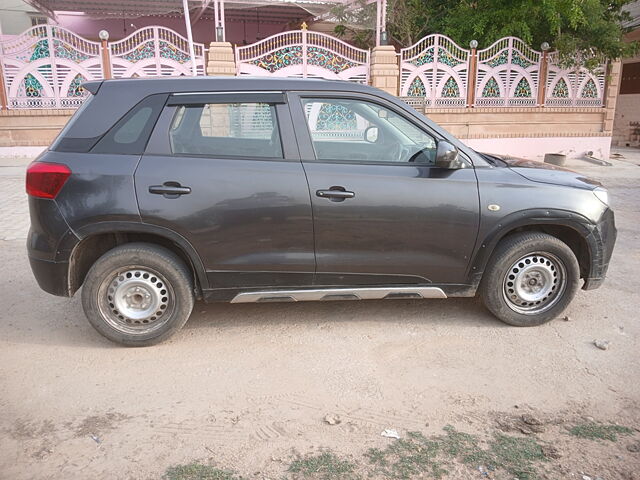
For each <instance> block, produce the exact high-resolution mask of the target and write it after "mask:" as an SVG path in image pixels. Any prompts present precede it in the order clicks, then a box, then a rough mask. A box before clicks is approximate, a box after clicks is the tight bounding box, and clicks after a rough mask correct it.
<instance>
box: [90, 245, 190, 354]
mask: <svg viewBox="0 0 640 480" xmlns="http://www.w3.org/2000/svg"><path fill="white" fill-rule="evenodd" d="M193 303H194V295H193V280H192V275H191V272H190V271H189V269H188V268H187V266H186V265H185V264H184V262H182V260H180V259H179V258H178V257H177V256H176V255H175V254H173V253H172V252H170V251H169V250H167V249H165V248H163V247H160V246H157V245H150V244H144V243H130V244H126V245H121V246H119V247H116V248H114V249H112V250H110V251H108V252H107V253H105V254H104V255H103V256H102V257H100V258H99V259H98V260H97V261H96V263H95V264H94V265H93V266H92V267H91V269H90V270H89V273H87V277H86V278H85V282H84V286H83V288H82V306H83V308H84V312H85V314H86V316H87V319H88V320H89V322H90V323H91V325H93V326H94V328H95V329H96V330H98V332H100V333H101V334H102V335H103V336H105V337H106V338H108V339H109V340H111V341H113V342H116V343H120V344H122V345H127V346H146V345H153V344H155V343H158V342H161V341H163V340H165V339H167V338H168V337H170V336H171V335H173V334H174V333H175V332H177V331H178V330H180V328H182V326H183V325H184V324H185V323H186V321H187V319H188V318H189V315H191V310H192V309H193Z"/></svg>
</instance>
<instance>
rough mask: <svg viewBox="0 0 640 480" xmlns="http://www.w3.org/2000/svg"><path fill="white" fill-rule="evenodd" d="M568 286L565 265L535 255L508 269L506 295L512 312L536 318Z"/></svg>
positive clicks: (556, 259) (552, 257)
mask: <svg viewBox="0 0 640 480" xmlns="http://www.w3.org/2000/svg"><path fill="white" fill-rule="evenodd" d="M565 287H566V271H565V267H564V264H563V263H562V262H561V261H560V260H559V259H558V258H557V257H556V256H555V255H552V254H550V253H532V254H528V255H525V256H524V257H522V258H520V259H519V260H518V261H516V262H515V263H514V264H513V265H512V266H511V267H510V268H509V270H508V271H507V274H506V275H505V279H504V285H503V294H504V299H505V301H506V303H507V305H508V306H509V307H510V308H511V309H512V310H514V311H516V312H518V313H523V314H529V315H534V314H539V313H542V312H544V311H546V310H548V309H550V308H551V307H552V306H553V305H554V304H555V303H556V302H557V301H558V300H559V299H560V297H561V296H562V293H564V290H565Z"/></svg>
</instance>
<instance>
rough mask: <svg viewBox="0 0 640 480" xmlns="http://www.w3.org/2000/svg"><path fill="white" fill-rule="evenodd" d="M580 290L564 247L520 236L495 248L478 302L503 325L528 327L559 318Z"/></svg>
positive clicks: (541, 236) (533, 235)
mask: <svg viewBox="0 0 640 480" xmlns="http://www.w3.org/2000/svg"><path fill="white" fill-rule="evenodd" d="M531 282H533V283H531ZM579 284H580V266H579V265H578V260H577V259H576V257H575V255H574V254H573V251H572V250H571V248H569V246H567V245H566V244H565V243H564V242H562V241H560V240H559V239H557V238H556V237H553V236H551V235H547V234H545V233H539V232H521V233H516V234H513V235H509V236H508V237H506V238H505V239H503V240H502V241H501V242H500V243H499V244H498V246H497V247H496V249H495V251H494V252H493V255H492V256H491V259H490V260H489V263H488V264H487V268H486V270H485V273H484V276H483V278H482V282H481V283H480V296H481V298H482V301H483V303H484V304H485V306H486V307H487V308H488V309H489V311H491V313H493V314H494V315H495V316H496V317H498V318H499V319H500V320H502V321H503V322H505V323H508V324H509V325H513V326H516V327H533V326H537V325H542V324H543V323H546V322H548V321H550V320H553V319H554V318H556V317H558V316H559V315H560V314H561V313H562V312H563V311H564V310H565V308H567V306H568V305H569V303H571V300H572V299H573V297H574V296H575V294H576V292H577V291H578V288H579ZM536 289H539V290H538V291H536Z"/></svg>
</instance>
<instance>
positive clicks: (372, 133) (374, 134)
mask: <svg viewBox="0 0 640 480" xmlns="http://www.w3.org/2000/svg"><path fill="white" fill-rule="evenodd" d="M364 139H365V140H366V141H367V142H369V143H376V142H377V141H378V127H367V129H366V130H365V131H364Z"/></svg>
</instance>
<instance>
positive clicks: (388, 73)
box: [371, 45, 400, 96]
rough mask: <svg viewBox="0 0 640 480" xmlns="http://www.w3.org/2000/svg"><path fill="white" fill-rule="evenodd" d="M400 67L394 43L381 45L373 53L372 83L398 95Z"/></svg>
mask: <svg viewBox="0 0 640 480" xmlns="http://www.w3.org/2000/svg"><path fill="white" fill-rule="evenodd" d="M399 77H400V67H399V66H398V55H396V50H395V48H394V47H393V45H379V46H377V47H375V48H374V49H373V52H372V53H371V85H373V86H374V87H376V88H379V89H380V90H384V91H385V92H387V93H390V94H391V95H396V96H397V95H398V85H399Z"/></svg>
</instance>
